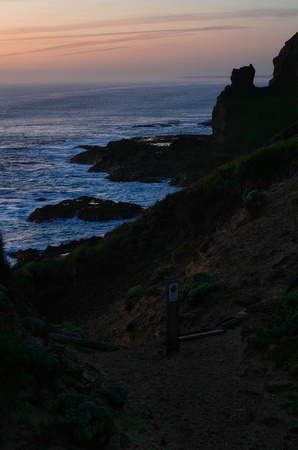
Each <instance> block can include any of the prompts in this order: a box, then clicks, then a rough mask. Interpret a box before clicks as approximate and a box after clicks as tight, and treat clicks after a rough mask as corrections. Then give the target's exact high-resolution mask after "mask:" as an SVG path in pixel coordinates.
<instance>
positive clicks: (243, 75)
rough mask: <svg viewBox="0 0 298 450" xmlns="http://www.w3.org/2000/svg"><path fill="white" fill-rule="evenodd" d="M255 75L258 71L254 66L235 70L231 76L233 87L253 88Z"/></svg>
mask: <svg viewBox="0 0 298 450" xmlns="http://www.w3.org/2000/svg"><path fill="white" fill-rule="evenodd" d="M255 73H256V71H255V68H254V66H253V65H252V64H250V65H249V66H244V67H240V69H233V70H232V74H231V82H232V87H233V88H237V89H239V88H240V89H247V88H250V87H253V86H254V84H253V81H254V77H255Z"/></svg>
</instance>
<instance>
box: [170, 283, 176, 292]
mask: <svg viewBox="0 0 298 450" xmlns="http://www.w3.org/2000/svg"><path fill="white" fill-rule="evenodd" d="M176 291H177V286H176V285H175V284H173V286H172V287H171V292H172V294H175V292H176Z"/></svg>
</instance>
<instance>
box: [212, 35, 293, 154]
mask: <svg viewBox="0 0 298 450" xmlns="http://www.w3.org/2000/svg"><path fill="white" fill-rule="evenodd" d="M273 64H274V75H273V79H272V80H271V81H270V83H269V86H268V87H264V88H258V87H256V86H254V84H253V79H254V74H255V70H254V67H253V66H252V64H250V66H246V67H242V68H240V69H233V71H232V75H231V82H232V84H231V85H229V86H226V88H225V90H224V91H223V92H222V93H221V94H220V95H219V97H218V98H217V103H216V105H215V107H214V109H213V114H212V126H213V137H214V148H215V149H216V151H219V152H226V153H228V154H231V155H233V156H241V155H243V154H247V153H248V152H250V151H252V150H254V149H256V148H258V147H260V146H262V145H263V144H264V143H265V142H267V141H268V140H269V139H270V138H272V136H274V135H275V134H277V133H280V132H281V131H282V130H283V129H285V128H287V127H289V126H290V125H291V124H292V123H293V122H295V121H296V120H297V117H298V99H297V93H298V33H296V34H295V35H294V36H293V37H292V38H291V39H290V40H289V41H287V42H286V44H285V46H284V47H283V48H282V50H281V51H280V53H279V55H278V56H277V57H276V58H274V60H273Z"/></svg>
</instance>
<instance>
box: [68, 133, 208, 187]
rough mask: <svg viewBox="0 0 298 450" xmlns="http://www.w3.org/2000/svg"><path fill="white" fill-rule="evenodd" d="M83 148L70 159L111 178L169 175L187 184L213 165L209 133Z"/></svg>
mask: <svg viewBox="0 0 298 450" xmlns="http://www.w3.org/2000/svg"><path fill="white" fill-rule="evenodd" d="M78 148H83V149H84V150H85V151H84V152H82V153H79V154H78V155H75V156H73V157H72V158H71V159H70V163H76V164H86V165H90V166H91V167H90V168H89V169H88V171H89V172H104V173H108V175H107V178H108V179H110V180H112V181H118V182H119V181H122V182H129V181H140V182H143V183H156V182H161V181H162V180H164V179H169V178H170V179H171V184H172V185H175V186H183V187H184V186H187V185H189V184H190V183H191V182H193V181H196V180H197V179H199V178H201V177H202V176H203V175H204V174H205V173H206V172H207V171H209V170H210V169H212V168H213V166H214V167H215V164H214V155H213V152H212V136H210V135H195V134H194V135H175V136H156V137H154V138H146V137H145V138H139V137H133V138H131V139H122V140H120V141H111V142H109V143H108V144H107V146H105V147H101V146H97V145H91V146H90V145H82V146H80V147H78Z"/></svg>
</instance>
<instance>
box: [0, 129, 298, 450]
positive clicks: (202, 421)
mask: <svg viewBox="0 0 298 450" xmlns="http://www.w3.org/2000/svg"><path fill="white" fill-rule="evenodd" d="M297 157H298V138H297V137H291V138H290V139H289V140H287V141H279V142H277V143H275V144H273V145H271V146H268V147H265V148H263V149H260V150H258V151H257V152H255V153H253V154H251V155H249V156H248V157H245V158H243V159H241V160H238V161H235V162H233V163H230V164H227V165H225V166H222V167H220V168H219V169H217V170H216V171H215V172H214V173H213V174H211V175H210V176H209V177H207V178H205V179H204V180H202V181H201V182H199V183H197V184H196V185H193V186H192V187H190V188H188V189H185V190H183V191H181V192H178V193H176V194H174V195H171V196H168V197H167V198H166V199H165V200H163V201H161V202H159V203H158V204H157V205H155V206H154V207H152V208H150V209H149V210H148V211H147V212H146V213H145V214H144V215H143V216H142V217H140V218H139V219H137V220H136V221H135V222H133V223H132V224H129V225H123V226H121V227H120V228H118V229H116V230H115V231H114V232H112V233H110V234H109V235H108V236H107V237H106V238H105V239H104V240H102V241H100V243H99V244H96V245H95V246H93V247H84V246H82V247H81V248H79V249H76V250H75V251H74V252H72V253H70V255H69V256H68V257H63V258H58V259H48V260H45V261H42V262H39V263H37V262H35V263H27V264H26V265H24V266H23V267H22V268H19V269H17V270H15V271H14V286H13V291H11V292H13V294H11V295H12V297H13V298H14V302H15V309H16V311H15V313H16V312H17V314H16V315H17V316H18V317H19V319H17V318H16V317H15V319H14V321H15V320H16V321H15V322H14V323H15V325H14V326H15V329H16V331H17V332H18V333H21V335H24V328H22V326H20V325H18V321H20V320H21V321H23V319H24V317H25V316H26V314H27V315H28V306H30V308H31V310H30V314H31V315H32V313H33V310H35V314H36V313H37V315H39V317H40V318H42V320H43V321H44V322H45V323H48V324H49V325H48V326H52V325H51V323H56V324H57V323H61V322H62V321H65V320H67V321H72V322H74V323H75V324H76V325H77V326H79V327H80V328H81V329H84V330H86V332H88V335H89V338H91V339H93V340H97V341H98V340H106V341H114V342H118V343H120V342H121V343H124V344H127V345H128V347H127V348H121V349H119V350H118V351H116V352H112V353H106V352H103V353H101V354H99V353H97V351H96V350H90V349H89V350H88V352H89V353H81V352H79V350H78V348H77V347H71V345H70V344H69V343H67V342H66V343H60V344H59V343H56V344H55V343H53V341H50V340H49V338H48V335H45V336H40V337H38V338H36V337H31V338H30V339H35V340H36V339H37V341H38V342H39V343H40V344H41V345H43V346H44V345H46V346H47V347H48V346H50V348H52V349H54V350H53V351H54V354H55V358H56V359H57V360H58V371H57V367H56V366H55V368H52V369H51V370H52V371H51V375H50V378H49V377H48V376H47V375H46V374H47V372H43V371H41V372H40V374H39V376H38V378H37V381H36V382H35V383H37V384H35V385H34V384H32V382H33V380H32V381H29V387H30V389H28V388H26V390H25V391H24V389H23V388H21V387H20V388H19V389H21V391H20V392H19V394H18V399H19V400H18V401H19V404H20V405H21V410H22V411H25V412H26V411H27V412H29V413H28V417H27V419H26V421H25V422H26V427H25V428H22V427H20V423H21V422H22V414H23V413H21V412H20V411H21V410H19V412H17V411H18V409H17V410H15V411H14V412H13V408H12V406H11V407H10V408H9V410H10V414H11V417H13V419H12V420H7V418H8V417H10V416H9V415H7V416H6V419H5V421H4V425H3V427H4V428H2V430H3V429H4V430H5V432H6V433H4V436H6V440H7V443H8V444H7V447H6V446H5V445H4V444H3V445H4V446H3V448H9V443H10V444H11V443H12V442H13V445H14V447H13V448H19V449H32V448H42V447H43V446H44V447H45V446H46V447H45V448H49V449H51V450H57V449H66V448H69V449H75V448H98V447H96V445H97V446H98V441H97V443H96V444H95V443H94V442H93V443H92V442H91V443H87V442H79V443H78V442H77V441H73V440H69V436H68V435H67V434H65V432H63V430H62V431H61V430H60V428H58V429H57V428H55V432H54V431H53V429H51V428H49V427H48V425H46V424H47V420H48V419H47V417H48V414H49V412H48V404H49V401H50V400H51V399H53V398H55V396H57V395H58V394H59V393H61V392H66V393H71V395H78V394H80V395H81V394H82V393H84V394H88V395H92V396H93V397H95V398H98V397H100V395H101V394H100V392H101V389H102V387H103V386H108V385H109V384H110V383H116V384H117V383H119V384H121V385H123V386H125V388H126V389H127V391H128V397H127V399H126V402H125V403H124V405H123V406H121V407H119V406H113V405H112V404H110V403H108V404H107V405H106V406H107V407H108V408H109V410H111V411H112V412H113V415H114V417H115V420H116V423H117V426H118V433H116V434H114V435H113V436H112V437H111V440H110V443H109V444H108V445H107V447H106V448H110V449H116V448H117V449H118V448H119V449H124V448H135V449H144V448H148V449H149V448H154V449H155V448H156V449H157V448H169V449H171V450H172V449H185V448H187V449H188V448H189V449H193V448H204V449H210V450H211V449H212V450H213V449H222V448H230V449H233V450H234V449H235V450H236V449H239V448H243V449H247V450H248V449H280V450H282V449H287V450H294V449H296V448H297V445H298V437H297V435H298V421H297V404H298V402H297V399H298V394H297V392H298V387H297V379H298V356H297V333H298V326H297V317H298V314H297V313H298V295H297V285H298V282H297V254H298V230H297V217H298V214H297V208H298V200H297V199H298V172H297ZM252 192H255V195H256V197H254V195H252ZM256 192H257V194H256ZM253 199H254V200H253ZM169 279H177V280H179V281H180V325H181V333H182V334H184V333H187V332H190V331H194V330H197V331H204V330H208V329H210V328H213V327H215V328H216V324H218V323H220V322H222V321H224V320H226V319H229V318H231V317H234V318H235V317H236V318H237V317H239V316H241V318H242V320H241V321H240V322H236V323H235V324H234V325H231V326H230V327H229V328H228V329H227V330H226V332H225V333H223V334H221V335H218V336H210V337H207V338H205V339H204V340H193V341H189V342H183V343H181V344H180V352H179V353H174V354H172V355H169V356H166V354H165V339H164V337H165V284H166V281H167V280H169ZM66 292H67V295H68V297H66ZM67 298H68V299H69V300H68V301H67ZM8 309H9V308H8ZM244 314H247V315H246V316H244ZM7 318H10V320H11V321H13V319H12V318H11V312H10V313H9V312H8V313H7ZM39 320H40V319H39ZM6 322H7V323H8V319H6ZM34 323H35V322H34ZM217 327H218V326H217ZM25 335H26V336H27V337H30V330H29V331H28V329H27V331H26V332H25ZM22 345H23V344H22ZM26 345H27V344H26ZM26 348H27V347H25V352H26V351H27V350H26ZM47 351H49V350H47ZM4 356H5V355H4ZM39 358H40V356H39ZM43 361H44V360H43ZM14 364H15V362H14ZM34 364H36V362H35V363H34ZM40 364H41V362H40V361H39V366H38V367H43V365H44V364H45V362H43V363H42V364H43V365H42V366H40ZM34 367H35V366H34V365H33V368H34ZM46 367H48V361H47V360H46ZM50 367H52V366H50ZM26 370H28V368H27V369H26ZM35 370H36V368H35ZM39 370H40V368H39ZM36 376H37V374H35V375H34V377H36ZM34 379H35V378H34ZM23 382H24V381H23ZM29 391H30V392H29ZM68 395H69V394H68ZM4 405H5V403H4ZM11 405H13V404H11ZM0 406H1V408H2V409H3V403H1V405H0ZM24 414H25V413H24ZM16 424H17V427H16ZM92 445H93V446H92Z"/></svg>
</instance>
